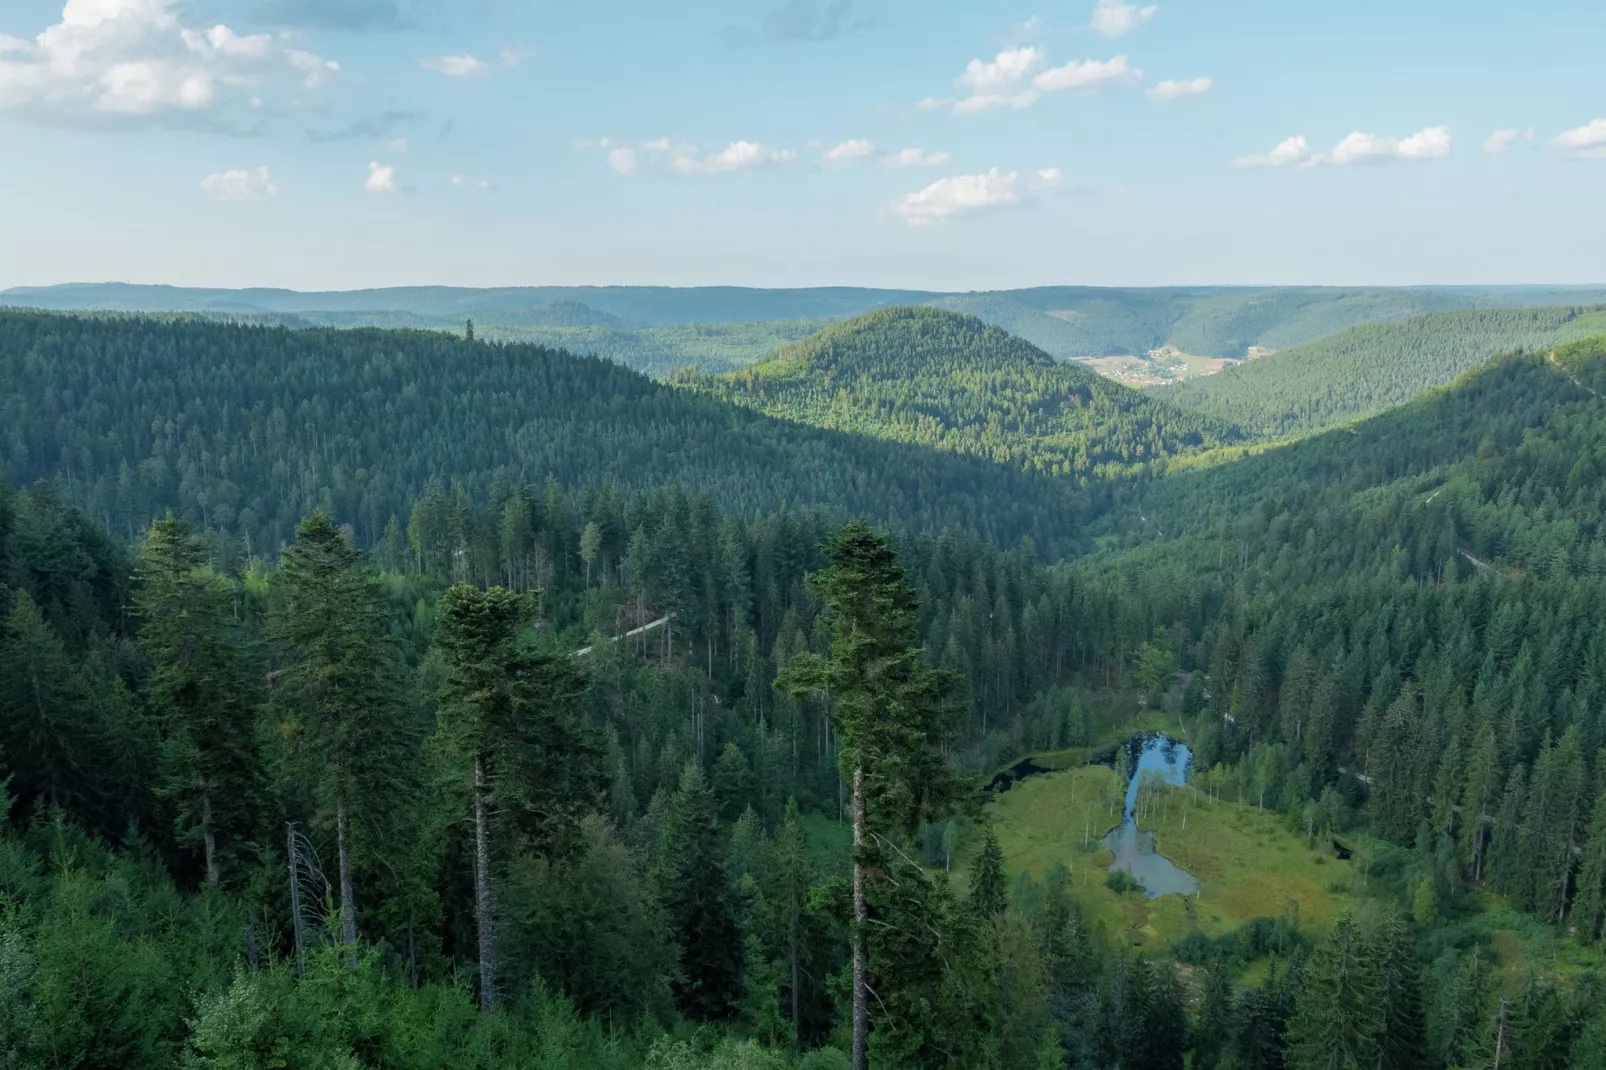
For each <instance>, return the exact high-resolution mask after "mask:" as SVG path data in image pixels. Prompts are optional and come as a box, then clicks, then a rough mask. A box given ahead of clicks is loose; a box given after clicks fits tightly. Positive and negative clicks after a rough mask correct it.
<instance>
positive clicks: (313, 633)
mask: <svg viewBox="0 0 1606 1070" xmlns="http://www.w3.org/2000/svg"><path fill="white" fill-rule="evenodd" d="M276 583H277V588H278V595H279V599H278V605H277V609H276V613H275V616H274V619H273V622H272V628H271V632H272V635H273V637H274V639H275V640H276V641H277V642H278V644H279V646H280V655H281V657H282V658H283V668H282V669H281V671H280V674H279V678H278V681H277V684H276V694H275V704H276V705H277V706H278V707H279V708H280V711H281V717H282V718H283V720H284V722H285V724H286V725H287V729H286V733H285V734H286V735H287V737H288V738H290V739H291V740H292V744H293V746H294V748H295V753H296V765H297V766H298V771H299V772H300V773H301V774H302V776H304V777H305V778H306V779H307V780H308V781H309V782H310V784H309V786H310V788H311V791H312V794H313V797H314V798H315V799H316V800H317V801H318V803H319V804H320V805H321V806H324V807H326V808H327V809H326V810H325V812H328V811H329V810H333V812H334V816H335V849H336V858H337V867H338V869H337V878H336V879H337V883H338V892H339V897H340V904H339V905H340V940H341V942H342V943H346V944H350V943H353V942H355V941H356V939H357V903H356V890H355V887H354V878H353V873H352V869H353V865H354V859H353V845H352V840H353V832H352V828H351V825H352V822H353V821H354V820H357V821H362V822H364V823H367V824H373V825H376V826H377V825H378V823H380V822H381V821H383V820H384V819H385V818H386V817H387V816H388V815H389V814H390V813H391V812H392V807H393V806H394V804H395V802H396V800H397V798H398V796H399V795H400V793H401V785H402V783H403V782H404V781H405V779H406V778H407V777H409V776H410V775H412V773H413V771H412V770H410V769H408V768H407V766H408V765H409V764H410V759H416V755H414V754H413V753H411V750H410V748H409V747H408V745H407V743H408V741H407V739H406V735H407V732H408V728H407V726H406V725H405V723H404V719H403V714H402V706H403V702H402V696H401V693H400V691H399V688H398V685H399V684H400V682H401V680H402V678H403V670H402V664H401V660H400V658H399V656H398V652H397V650H396V648H395V645H394V644H393V643H392V642H391V640H390V637H389V632H388V614H387V612H386V608H385V605H384V602H383V600H382V598H381V596H380V595H379V593H378V591H377V590H376V588H375V586H374V583H373V581H372V579H371V578H370V576H369V575H368V573H367V571H366V570H365V568H364V564H363V560H362V555H361V554H360V553H359V552H358V551H357V550H356V549H355V548H354V547H352V546H351V544H350V543H348V542H347V541H346V537H345V536H344V535H343V534H342V533H341V531H340V529H339V528H337V527H335V525H334V523H333V522H332V521H331V520H330V519H329V517H328V516H327V515H326V514H324V513H315V514H314V515H312V516H310V517H308V518H307V519H305V520H303V521H302V522H301V525H300V527H299V528H298V529H297V530H296V541H295V545H293V546H291V547H289V548H288V549H286V550H285V552H284V562H283V564H282V566H281V567H280V570H279V573H278V575H277V577H276Z"/></svg>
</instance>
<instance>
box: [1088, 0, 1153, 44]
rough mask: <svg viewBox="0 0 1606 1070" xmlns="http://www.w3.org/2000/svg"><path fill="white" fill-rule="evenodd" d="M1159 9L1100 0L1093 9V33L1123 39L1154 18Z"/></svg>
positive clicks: (1117, 0)
mask: <svg viewBox="0 0 1606 1070" xmlns="http://www.w3.org/2000/svg"><path fill="white" fill-rule="evenodd" d="M1159 10H1160V9H1159V7H1158V6H1156V5H1154V4H1149V5H1148V6H1146V7H1139V6H1138V5H1136V4H1128V3H1125V2H1124V0H1099V2H1098V4H1097V6H1095V7H1094V8H1093V21H1092V23H1090V25H1091V27H1092V29H1093V32H1094V33H1097V34H1100V35H1101V36H1104V37H1122V36H1125V35H1126V34H1129V33H1131V32H1132V31H1133V30H1135V29H1137V28H1138V27H1139V26H1142V25H1143V24H1144V23H1146V22H1148V21H1149V20H1150V19H1152V18H1154V14H1155V12H1157V11H1159Z"/></svg>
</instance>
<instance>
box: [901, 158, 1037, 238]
mask: <svg viewBox="0 0 1606 1070" xmlns="http://www.w3.org/2000/svg"><path fill="white" fill-rule="evenodd" d="M1063 181H1064V176H1063V175H1062V174H1061V173H1060V172H1059V170H1058V169H1057V168H1045V169H1044V170H1041V171H1037V172H1035V173H1033V174H1031V175H1029V176H1027V177H1026V178H1025V179H1024V180H1023V179H1022V177H1021V174H1020V172H1018V171H1001V170H999V169H998V168H996V167H994V168H992V169H991V170H989V171H985V172H983V173H981V174H976V175H954V176H952V177H950V178H939V179H938V180H937V181H935V182H933V183H931V184H930V185H929V186H926V187H925V188H923V189H919V190H916V191H915V192H913V193H907V194H905V195H903V196H902V197H899V198H898V199H897V200H895V201H893V202H892V204H891V205H890V206H889V207H890V211H891V212H892V214H893V215H896V216H898V217H899V218H901V219H902V220H903V221H904V222H905V223H908V224H909V225H910V226H912V227H928V226H931V225H933V224H935V223H941V222H943V221H944V220H947V219H952V218H954V217H957V216H969V215H976V214H978V213H981V212H986V211H990V210H993V209H998V208H1007V207H1011V206H1015V205H1020V204H1023V203H1026V202H1027V201H1028V200H1030V199H1031V197H1032V195H1033V194H1034V193H1037V192H1040V191H1042V190H1047V189H1051V188H1053V187H1054V186H1057V185H1059V184H1060V183H1061V182H1063Z"/></svg>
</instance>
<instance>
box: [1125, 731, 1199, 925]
mask: <svg viewBox="0 0 1606 1070" xmlns="http://www.w3.org/2000/svg"><path fill="white" fill-rule="evenodd" d="M1127 753H1128V755H1129V756H1131V755H1133V754H1134V753H1135V755H1136V758H1137V761H1136V763H1135V765H1133V766H1132V779H1131V780H1130V781H1129V782H1128V783H1127V788H1126V811H1125V813H1124V814H1123V820H1122V821H1121V824H1120V825H1118V826H1117V827H1116V828H1114V829H1111V830H1110V833H1109V835H1107V836H1105V837H1104V839H1103V840H1102V841H1101V842H1102V843H1103V844H1104V846H1105V847H1107V848H1109V851H1110V853H1111V854H1113V855H1114V856H1115V860H1114V861H1113V862H1111V863H1110V868H1111V869H1119V870H1123V871H1125V872H1127V873H1129V874H1131V875H1132V878H1133V879H1134V880H1136V881H1137V882H1138V883H1139V884H1141V885H1143V890H1144V891H1146V892H1148V893H1149V898H1150V899H1154V898H1156V897H1158V896H1162V895H1171V894H1173V893H1175V894H1179V895H1192V894H1193V893H1194V892H1197V891H1198V890H1199V878H1198V877H1195V876H1194V875H1193V874H1192V873H1189V872H1188V871H1187V870H1185V869H1183V868H1181V867H1180V866H1177V865H1174V864H1173V863H1172V862H1171V861H1170V860H1169V859H1167V858H1165V857H1164V856H1163V855H1161V854H1160V853H1159V851H1157V850H1156V849H1155V846H1154V833H1152V832H1139V831H1138V823H1137V817H1136V813H1137V802H1138V788H1139V787H1140V786H1141V785H1142V783H1143V779H1144V774H1145V773H1151V772H1152V773H1154V774H1157V775H1158V777H1159V778H1160V779H1162V780H1163V781H1164V782H1165V783H1167V784H1185V783H1187V779H1188V762H1189V761H1190V760H1191V759H1192V758H1193V753H1192V752H1191V751H1189V750H1188V748H1187V747H1186V746H1184V745H1183V744H1181V743H1178V742H1177V741H1176V740H1174V739H1171V738H1170V737H1169V736H1149V737H1146V738H1144V739H1142V740H1135V741H1134V742H1133V744H1132V746H1130V747H1129V748H1128V750H1127ZM1129 761H1130V757H1129ZM1151 779H1152V778H1151Z"/></svg>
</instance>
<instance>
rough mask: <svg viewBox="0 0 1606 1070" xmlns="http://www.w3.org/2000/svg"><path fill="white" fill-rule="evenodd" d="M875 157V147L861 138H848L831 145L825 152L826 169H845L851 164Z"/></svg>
mask: <svg viewBox="0 0 1606 1070" xmlns="http://www.w3.org/2000/svg"><path fill="white" fill-rule="evenodd" d="M873 155H875V145H874V144H873V143H872V142H870V141H867V140H865V139H864V138H862V137H856V138H849V139H848V140H847V141H843V142H841V143H839V144H837V145H833V146H832V147H831V148H829V149H827V150H826V152H825V165H826V166H827V167H846V166H848V165H849V164H851V163H854V162H856V161H858V160H862V159H864V158H865V157H866V156H873Z"/></svg>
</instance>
